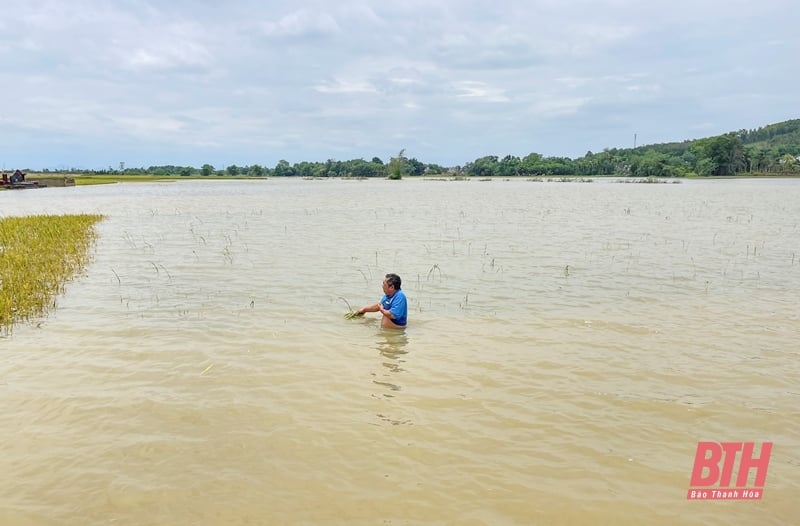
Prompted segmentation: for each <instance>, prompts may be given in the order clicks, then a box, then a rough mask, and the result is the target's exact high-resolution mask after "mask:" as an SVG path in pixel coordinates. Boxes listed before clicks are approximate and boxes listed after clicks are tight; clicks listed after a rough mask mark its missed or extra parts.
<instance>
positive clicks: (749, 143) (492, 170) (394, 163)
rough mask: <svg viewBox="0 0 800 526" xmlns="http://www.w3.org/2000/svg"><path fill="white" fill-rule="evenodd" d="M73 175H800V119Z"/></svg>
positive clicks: (394, 177)
mask: <svg viewBox="0 0 800 526" xmlns="http://www.w3.org/2000/svg"><path fill="white" fill-rule="evenodd" d="M70 172H71V173H94V174H116V175H125V174H129V175H157V176H176V175H177V176H206V177H210V176H230V177H237V176H249V177H267V176H272V177H312V178H313V177H355V178H374V177H389V178H392V179H399V178H401V177H404V176H412V177H413V176H421V175H441V174H449V175H455V176H468V177H496V176H500V177H517V176H526V177H531V176H571V175H572V176H591V175H608V176H632V177H648V176H655V177H686V176H696V175H700V176H729V175H737V174H756V173H763V174H782V173H786V174H790V173H800V119H795V120H790V121H785V122H781V123H777V124H771V125H768V126H765V127H762V128H757V129H754V130H739V131H738V132H730V133H725V134H722V135H717V136H714V137H708V138H704V139H696V140H687V141H683V142H675V143H664V144H654V145H647V146H640V147H638V148H623V149H617V148H610V149H609V148H606V149H604V150H603V151H602V152H599V153H592V152H591V151H590V152H587V153H586V155H584V156H583V157H579V158H576V159H572V158H569V157H546V156H544V155H542V154H539V153H530V154H528V155H526V156H524V157H518V156H514V155H506V156H505V157H502V158H500V157H498V156H495V155H487V156H483V157H479V158H477V159H475V160H474V161H470V162H468V163H466V164H465V165H463V166H451V167H444V166H441V165H438V164H433V163H423V162H421V161H419V160H417V159H415V158H409V157H407V156H406V155H405V150H401V151H400V153H399V154H398V155H397V156H395V157H392V158H390V160H389V162H388V163H384V162H383V161H382V160H381V159H380V158H379V157H373V158H372V159H371V160H369V161H366V160H364V159H351V160H347V161H339V160H335V159H328V160H327V161H325V162H315V161H302V162H296V163H293V164H291V163H289V162H288V161H286V160H283V159H282V160H280V161H278V162H277V164H276V165H275V166H273V167H267V166H262V165H260V164H253V165H247V166H237V165H230V166H227V167H225V168H216V167H214V166H212V165H210V164H204V165H202V166H201V167H200V168H195V167H192V166H173V165H162V166H150V167H148V168H124V165H123V164H122V163H120V169H119V170H115V169H113V168H112V167H109V169H108V170H70Z"/></svg>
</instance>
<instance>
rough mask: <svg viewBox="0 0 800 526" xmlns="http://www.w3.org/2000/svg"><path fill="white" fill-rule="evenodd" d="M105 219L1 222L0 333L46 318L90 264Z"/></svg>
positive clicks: (74, 217) (37, 218) (48, 217)
mask: <svg viewBox="0 0 800 526" xmlns="http://www.w3.org/2000/svg"><path fill="white" fill-rule="evenodd" d="M102 218H103V216H101V215H90V214H81V215H62V216H53V215H37V216H26V217H5V218H0V332H5V333H8V332H10V331H11V328H12V326H13V324H14V323H16V322H18V321H22V320H27V319H29V318H31V317H35V316H40V315H42V314H45V313H46V312H47V309H48V308H49V307H51V306H54V305H55V299H54V298H55V296H56V295H57V294H60V293H62V292H63V291H64V285H65V283H66V282H67V281H68V280H70V279H71V278H72V277H73V276H75V275H76V274H78V273H79V272H80V271H81V269H83V267H84V266H85V264H86V263H87V262H88V259H89V256H90V254H89V248H90V247H91V245H92V243H93V241H94V238H95V235H96V234H95V231H94V228H93V227H94V225H95V223H97V222H98V221H100V220H101V219H102Z"/></svg>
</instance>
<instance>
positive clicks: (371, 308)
mask: <svg viewBox="0 0 800 526" xmlns="http://www.w3.org/2000/svg"><path fill="white" fill-rule="evenodd" d="M381 308H382V307H381V304H380V302H378V303H376V304H374V305H367V306H366V307H361V308H360V309H358V310H357V311H356V314H358V315H359V316H361V315H363V314H364V313H365V312H378V311H379V310H381Z"/></svg>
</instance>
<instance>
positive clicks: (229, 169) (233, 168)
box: [225, 164, 239, 176]
mask: <svg viewBox="0 0 800 526" xmlns="http://www.w3.org/2000/svg"><path fill="white" fill-rule="evenodd" d="M225 171H226V172H227V173H228V175H232V176H236V175H239V167H238V166H236V165H235V164H232V165H230V166H228V167H227V168H225Z"/></svg>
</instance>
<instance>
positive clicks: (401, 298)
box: [356, 274, 408, 329]
mask: <svg viewBox="0 0 800 526" xmlns="http://www.w3.org/2000/svg"><path fill="white" fill-rule="evenodd" d="M365 312H380V313H381V314H383V318H382V319H381V327H383V328H386V329H405V327H406V322H407V317H408V302H407V301H406V293H405V292H403V291H402V290H400V276H398V275H397V274H386V277H385V278H384V279H383V297H382V298H381V301H379V302H378V303H376V304H375V305H368V306H366V307H362V308H360V309H358V311H356V314H358V315H359V316H361V315H363V314H364V313H365Z"/></svg>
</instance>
